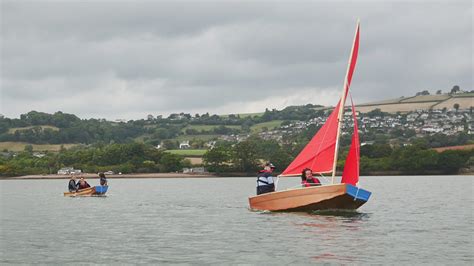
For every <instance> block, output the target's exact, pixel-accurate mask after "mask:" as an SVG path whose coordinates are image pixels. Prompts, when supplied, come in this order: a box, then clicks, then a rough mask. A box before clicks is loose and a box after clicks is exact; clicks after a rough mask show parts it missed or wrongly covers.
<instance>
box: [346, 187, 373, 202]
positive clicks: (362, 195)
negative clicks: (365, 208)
mask: <svg viewBox="0 0 474 266" xmlns="http://www.w3.org/2000/svg"><path fill="white" fill-rule="evenodd" d="M346 193H347V194H348V195H350V196H351V197H353V198H354V200H363V201H368V200H369V198H370V195H371V194H372V192H370V191H368V190H365V189H362V188H358V187H355V186H353V185H349V184H346Z"/></svg>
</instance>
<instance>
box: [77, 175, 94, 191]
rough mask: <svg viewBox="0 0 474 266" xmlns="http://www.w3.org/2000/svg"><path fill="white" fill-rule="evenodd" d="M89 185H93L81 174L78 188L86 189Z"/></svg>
mask: <svg viewBox="0 0 474 266" xmlns="http://www.w3.org/2000/svg"><path fill="white" fill-rule="evenodd" d="M89 187H91V185H89V183H87V181H86V180H85V179H84V177H83V176H81V179H79V182H77V189H85V188H89Z"/></svg>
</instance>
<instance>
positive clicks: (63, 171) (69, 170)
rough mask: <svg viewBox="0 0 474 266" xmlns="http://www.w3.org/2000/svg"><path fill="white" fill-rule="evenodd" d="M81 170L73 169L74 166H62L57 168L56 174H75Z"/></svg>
mask: <svg viewBox="0 0 474 266" xmlns="http://www.w3.org/2000/svg"><path fill="white" fill-rule="evenodd" d="M81 173H82V170H80V169H74V167H63V168H61V169H59V170H58V175H75V174H81Z"/></svg>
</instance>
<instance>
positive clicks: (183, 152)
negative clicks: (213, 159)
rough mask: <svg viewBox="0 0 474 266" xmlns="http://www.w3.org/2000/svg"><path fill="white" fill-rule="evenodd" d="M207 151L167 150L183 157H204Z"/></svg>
mask: <svg viewBox="0 0 474 266" xmlns="http://www.w3.org/2000/svg"><path fill="white" fill-rule="evenodd" d="M206 151H207V150H192V149H189V150H167V151H166V152H169V153H172V154H177V155H183V156H203V155H204V153H206Z"/></svg>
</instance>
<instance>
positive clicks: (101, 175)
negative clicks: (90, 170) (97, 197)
mask: <svg viewBox="0 0 474 266" xmlns="http://www.w3.org/2000/svg"><path fill="white" fill-rule="evenodd" d="M99 178H100V185H101V186H107V178H106V177H105V174H104V173H99Z"/></svg>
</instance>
